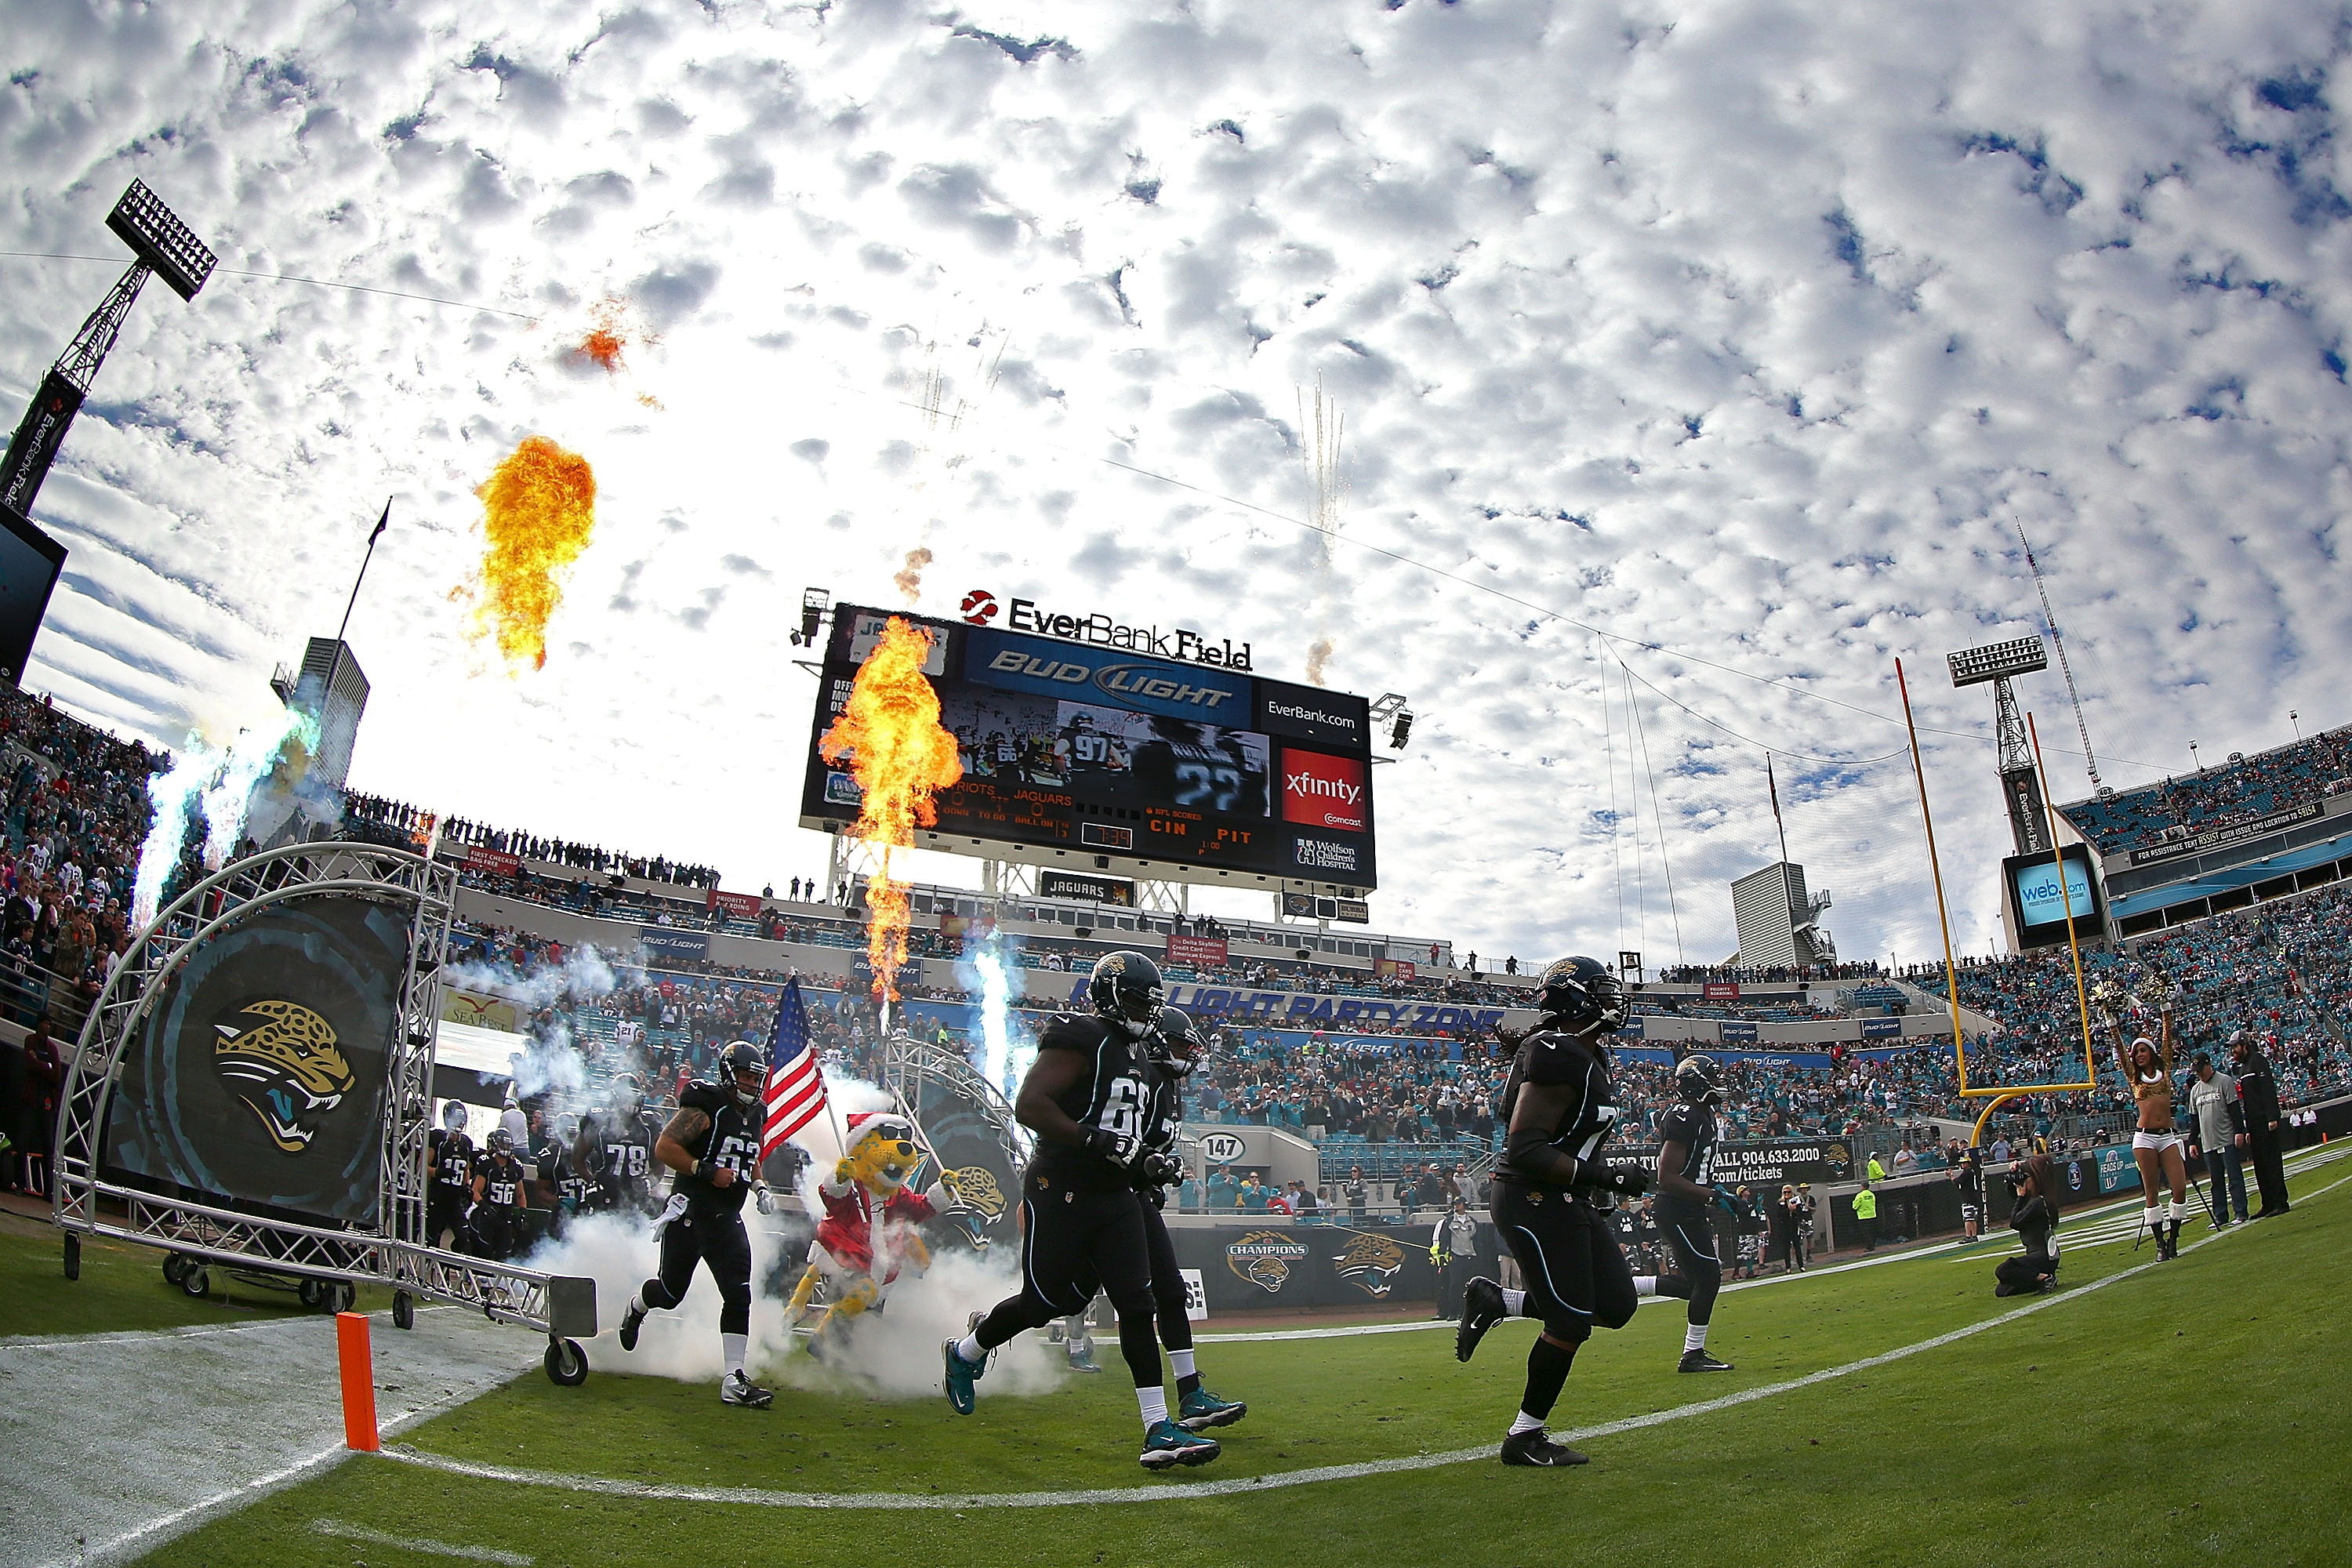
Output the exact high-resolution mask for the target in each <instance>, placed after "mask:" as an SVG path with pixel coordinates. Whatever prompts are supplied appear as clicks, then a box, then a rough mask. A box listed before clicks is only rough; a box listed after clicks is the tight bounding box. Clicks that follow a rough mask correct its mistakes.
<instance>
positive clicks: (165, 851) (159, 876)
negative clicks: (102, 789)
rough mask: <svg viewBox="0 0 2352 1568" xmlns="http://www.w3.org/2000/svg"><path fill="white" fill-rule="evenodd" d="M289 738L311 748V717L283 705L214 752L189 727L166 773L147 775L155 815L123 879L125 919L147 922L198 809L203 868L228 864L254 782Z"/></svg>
mask: <svg viewBox="0 0 2352 1568" xmlns="http://www.w3.org/2000/svg"><path fill="white" fill-rule="evenodd" d="M288 742H299V744H300V745H301V746H302V747H303V748H305V749H306V750H308V749H310V748H313V747H316V746H317V745H318V743H319V721H317V720H316V719H314V718H312V717H311V716H310V714H308V713H305V712H303V711H301V710H299V709H295V708H289V709H287V710H285V712H284V714H283V715H282V717H281V719H280V720H279V721H278V723H277V724H276V725H275V726H274V727H271V728H264V729H257V730H242V731H238V732H237V736H236V739H235V740H234V741H231V742H229V743H228V749H227V750H226V751H215V750H214V749H213V748H212V747H210V746H208V745H206V744H205V740H204V737H203V736H201V735H197V734H194V733H193V732H192V733H191V734H190V735H189V736H188V739H187V741H186V743H185V744H184V745H183V746H182V747H181V749H180V756H179V760H178V761H177V762H175V763H173V764H172V767H171V769H170V771H169V772H166V773H159V774H157V775H156V776H155V777H153V778H152V779H150V780H148V781H147V797H148V799H149V800H150V801H152V803H153V805H154V809H155V816H154V823H153V825H152V826H151V827H150V828H149V829H148V832H147V842H146V843H145V844H143V845H142V846H141V847H140V849H139V869H138V872H137V874H136V875H135V876H134V877H133V878H132V880H131V921H132V923H133V924H136V925H142V926H143V925H146V924H148V923H150V922H151V921H153V920H154V918H155V911H156V910H157V908H158V907H159V906H160V905H161V904H162V902H163V884H164V882H165V881H166V880H167V879H169V878H170V877H171V875H172V872H173V868H175V867H177V866H178V865H179V863H180V851H181V849H182V847H184V845H185V844H186V842H187V837H188V825H189V822H190V819H191V818H192V816H194V815H195V814H196V813H199V812H201V813H202V814H203V816H204V822H205V847H204V866H205V870H206V871H217V870H219V869H220V868H222V867H223V866H225V865H226V864H227V863H228V858H229V857H230V856H231V855H233V854H235V853H236V847H237V843H238V841H239V840H240V839H242V838H243V837H245V821H246V817H247V814H248V813H249V812H250V811H251V810H252V806H253V792H254V788H255V786H256V785H257V784H260V782H261V781H262V779H263V778H265V777H267V776H268V773H269V772H270V770H271V769H272V768H274V767H275V766H277V764H278V759H279V757H280V756H281V755H282V754H283V753H284V752H285V750H286V747H287V744H288Z"/></svg>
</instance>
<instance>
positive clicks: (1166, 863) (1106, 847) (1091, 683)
mask: <svg viewBox="0 0 2352 1568" xmlns="http://www.w3.org/2000/svg"><path fill="white" fill-rule="evenodd" d="M891 614H892V612H889V611H886V610H876V609H868V608H864V607H860V606H857V605H842V606H841V607H840V608H839V609H838V610H837V611H836V612H835V616H834V622H833V629H832V635H831V637H830V638H829V639H828V640H827V642H826V645H825V654H824V665H823V670H822V675H821V679H822V682H823V686H822V689H821V690H820V692H819V694H818V698H817V702H816V710H815V714H814V722H813V724H812V725H811V728H810V731H809V751H808V765H807V776H806V779H805V781H804V784H803V790H802V796H801V816H800V822H801V826H803V827H813V828H817V829H820V830H824V831H833V832H838V831H840V830H842V829H843V828H844V827H845V826H847V825H848V824H850V823H852V822H855V821H856V818H857V808H858V799H859V792H858V788H857V782H856V779H855V778H853V777H851V775H850V773H849V771H848V767H847V765H846V763H842V764H838V765H835V764H829V763H826V762H825V761H824V757H823V756H822V755H820V754H819V753H818V751H817V745H816V742H817V741H818V739H819V738H820V737H821V736H823V735H824V732H825V731H826V730H827V729H828V728H830V727H831V726H832V723H833V721H834V720H835V717H837V716H838V715H839V714H840V712H841V711H842V710H843V709H844V708H845V707H847V706H848V703H849V694H850V691H851V689H852V688H853V686H854V685H855V683H856V679H857V670H858V667H859V666H860V665H861V664H863V663H864V662H865V659H866V656H867V655H868V654H870V653H871V652H872V651H873V649H874V647H875V645H876V643H877V642H878V641H879V640H880V638H881V635H882V628H883V626H884V625H885V624H886V623H887V621H888V620H889V618H890V616H891ZM902 618H903V619H905V620H907V621H909V622H911V623H913V624H915V625H917V626H922V627H924V628H926V629H927V630H929V632H930V634H931V636H932V638H933V641H932V645H931V650H930V655H929V659H928V661H927V662H926V664H925V666H924V673H925V674H926V675H928V676H929V678H930V681H931V685H932V687H933V689H935V690H937V691H938V693H939V698H940V724H941V726H942V727H943V728H945V729H947V730H948V731H950V732H951V733H952V734H954V736H955V737H956V743H957V752H958V755H959V757H960V759H961V762H962V763H963V779H962V782H961V783H960V784H957V785H956V786H955V787H954V788H952V789H950V790H947V791H945V792H943V793H942V794H941V795H940V796H939V797H938V800H937V802H936V804H937V805H938V807H939V817H940V819H939V824H938V826H936V827H935V828H931V829H928V830H924V829H918V830H917V833H916V836H915V837H916V844H917V846H918V847H921V848H926V849H941V850H946V851H949V852H950V853H959V854H966V855H978V856H982V857H984V858H989V859H1001V860H1016V861H1021V862H1024V863H1027V864H1031V865H1041V866H1053V867H1060V868H1082V869H1103V868H1109V867H1110V866H1112V865H1114V864H1116V865H1117V866H1118V867H1119V868H1121V869H1122V870H1127V869H1133V870H1135V871H1138V872H1139V873H1140V874H1141V875H1143V876H1146V877H1148V878H1150V879H1156V880H1161V881H1191V882H1205V883H1211V884H1217V885H1223V886H1228V887H1231V886H1243V887H1269V888H1291V889H1306V888H1311V889H1316V890H1319V891H1322V892H1325V893H1336V894H1339V895H1340V896H1345V897H1360V896H1361V894H1362V893H1363V892H1365V891H1369V890H1370V889H1372V888H1374V887H1375V886H1377V885H1378V876H1377V870H1376V861H1375V858H1374V854H1373V819H1372V780H1371V773H1372V769H1371V751H1370V747H1371V733H1372V721H1371V713H1370V704H1368V703H1367V702H1366V701H1365V700H1364V699H1363V698H1361V697H1354V696H1349V695H1347V694H1345V693H1340V692H1333V691H1327V690H1324V689H1321V688H1319V687H1312V686H1294V685H1291V684H1289V683H1287V682H1285V681H1278V680H1265V679H1260V678H1258V677H1256V676H1255V675H1252V674H1249V673H1247V672H1246V671H1240V670H1234V669H1231V668H1223V667H1220V666H1216V665H1208V664H1193V663H1184V662H1179V661H1177V660H1174V659H1167V658H1150V657H1143V656H1139V655H1138V654H1135V653H1133V652H1129V651H1128V650H1126V649H1123V648H1106V647H1097V646H1093V645H1090V644H1085V643H1073V642H1064V641H1061V640H1059V639H1057V638H1054V637H1034V636H1029V635H1026V634H1024V633H1019V632H1007V631H1000V630H997V629H995V628H993V627H990V626H964V625H960V624H958V623H955V622H951V621H940V620H933V619H930V618H929V617H926V616H902Z"/></svg>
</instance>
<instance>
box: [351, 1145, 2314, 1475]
mask: <svg viewBox="0 0 2352 1568" xmlns="http://www.w3.org/2000/svg"><path fill="white" fill-rule="evenodd" d="M2347 1182H2352V1175H2346V1176H2339V1177H2337V1178H2336V1180H2335V1181H2333V1182H2331V1183H2329V1184H2327V1185H2326V1186H2324V1187H2321V1188H2319V1189H2317V1190H2316V1191H2315V1192H2311V1193H2308V1194H2305V1200H2306V1201H2307V1200H2308V1199H2311V1198H2315V1197H2318V1196H2320V1195H2321V1194H2326V1193H2329V1192H2332V1191H2334V1190H2335V1189H2336V1188H2337V1187H2339V1186H2342V1185H2343V1184H2345V1183H2347ZM2239 1234H2242V1233H2241V1232H2240V1231H2238V1230H2237V1229H2236V1228H2234V1227H2233V1228H2232V1229H2230V1230H2226V1231H2221V1232H2219V1233H2217V1234H2215V1235H2211V1236H2208V1237H2204V1238H2203V1239H2202V1240H2200V1241H2196V1242H2192V1243H2190V1244H2189V1245H2188V1246H2186V1247H2182V1248H2181V1251H2182V1253H2183V1254H2184V1255H2186V1254H2188V1253H2190V1252H2193V1251H2196V1250H2197V1249H2198V1248H2199V1247H2207V1246H2210V1245H2211V1244H2212V1243H2214V1242H2217V1241H2224V1240H2227V1239H2229V1238H2230V1237H2233V1236H2236V1235H2239ZM2157 1267H2158V1265H2157V1263H2156V1262H2155V1261H2154V1260H2153V1259H2151V1260H2150V1261H2148V1262H2146V1263H2140V1264H2135V1265H2133V1266H2132V1267H2130V1268H2125V1269H2122V1270H2119V1271H2118V1272H2116V1273H2114V1274H2110V1275H2107V1276H2105V1278H2103V1279H2095V1280H2093V1281H2092V1282H2091V1283H2089V1284H2087V1285H2084V1286H2081V1287H2079V1288H2077V1289H2071V1290H2067V1291H2064V1292H2063V1293H2061V1294H2058V1295H2054V1296H2042V1297H2037V1298H2035V1299H2034V1300H2032V1301H2029V1302H2027V1303H2026V1304H2025V1305H2024V1306H2022V1307H2012V1308H2011V1309H2010V1310H2008V1311H2005V1312H2001V1313H1999V1314H1997V1315H1995V1316H1993V1317H1990V1318H1987V1319H1984V1320H1983V1321H1979V1322H1975V1323H1969V1324H1968V1325H1966V1326H1964V1327H1961V1328H1958V1329H1954V1330H1952V1331H1949V1332H1948V1333H1942V1334H1937V1335H1936V1336H1934V1337H1933V1338H1931V1339H1925V1340H1920V1341H1918V1342H1916V1343H1913V1344H1907V1345H1903V1346H1899V1347H1897V1348H1896V1349H1895V1350H1891V1351H1882V1352H1879V1353H1878V1354H1876V1355H1871V1356H1864V1357H1863V1358H1862V1359H1861V1360H1859V1361H1851V1362H1847V1363H1844V1364H1843V1365H1842V1366H1833V1367H1826V1368H1823V1369H1822V1371H1820V1372H1813V1373H1806V1374H1805V1375H1804V1376H1802V1377H1793V1378H1789V1379H1787V1380H1785V1381H1783V1382H1780V1383H1771V1384H1763V1385H1761V1386H1759V1387H1756V1388H1748V1389H1742V1390H1740V1391H1739V1392H1738V1393H1735V1394H1724V1395H1723V1396H1721V1397H1720V1398H1717V1399H1705V1400H1700V1401H1699V1402H1697V1403H1696V1404H1693V1405H1675V1406H1674V1407H1673V1408H1672V1409H1668V1410H1659V1411H1654V1412H1652V1413H1651V1414H1649V1415H1632V1416H1628V1417H1626V1418H1625V1419H1623V1420H1622V1421H1609V1422H1604V1423H1602V1424H1601V1425H1600V1426H1586V1427H1580V1428H1578V1429H1577V1430H1575V1431H1573V1432H1569V1433H1565V1434H1562V1435H1561V1436H1564V1437H1565V1438H1567V1439H1568V1440H1570V1441H1579V1440H1582V1439H1585V1438H1591V1437H1606V1436H1612V1435H1614V1434H1616V1433H1620V1432H1633V1431H1638V1430H1641V1429H1642V1428H1644V1427H1649V1426H1664V1425H1665V1424H1666V1423H1667V1422H1670V1421H1680V1420H1683V1419H1685V1418H1686V1417H1689V1416H1693V1415H1713V1414H1715V1413H1716V1412H1717V1411H1721V1410H1729V1409H1732V1408H1734V1407H1736V1406H1738V1405H1750V1404H1753V1403H1755V1402H1756V1401H1758V1400H1759V1399H1772V1398H1777V1397H1779V1396H1780V1395H1781V1394H1792V1393H1795V1392H1796V1391H1797V1390H1799V1389H1803V1388H1811V1387H1813V1386H1814V1385H1815V1384H1823V1383H1829V1382H1832V1381H1834V1380H1836V1379H1838V1378H1842V1377H1850V1376H1852V1375H1853V1373H1858V1372H1868V1371H1870V1370H1872V1369H1873V1368H1874V1367H1882V1366H1885V1365H1888V1364H1889V1363H1894V1362H1898V1361H1903V1360H1906V1359H1907V1358H1909V1357H1911V1356H1915V1355H1919V1354H1922V1353H1924V1352H1927V1351H1933V1350H1941V1349H1942V1348H1943V1347H1945V1346H1946V1345H1951V1344H1957V1343H1958V1342H1960V1341H1962V1340H1966V1339H1971V1338H1974V1337H1975V1336H1976V1335H1978V1334H1981V1333H1985V1332H1987V1331H1990V1330H1993V1329H1998V1328H2002V1327H2005V1326H2006V1325H2008V1324H2011V1323H2013V1322H2016V1321H2018V1320H2019V1319H2021V1318H2028V1317H2031V1316H2032V1315H2033V1314H2034V1313H2036V1312H2042V1311H2047V1310H2049V1309H2051V1308H2053V1307H2060V1306H2063V1305H2065V1304H2066V1303H2068V1302H2070V1301H2079V1300H2083V1299H2084V1297H2087V1296H2090V1295H2093V1294H2095V1293H2096V1292H2098V1291H2100V1290H2104V1289H2106V1288H2107V1287H2108V1286H2110V1285H2115V1284H2117V1283H2119V1282H2121V1281H2123V1280H2126V1279H2136V1278H2137V1277H2138V1276H2139V1275H2142V1274H2145V1273H2147V1271H2148V1270H2150V1269H2152V1268H2157ZM1383 1327H1387V1326H1386V1325H1383ZM1301 1332H1306V1333H1312V1332H1315V1331H1301ZM381 1457H382V1458H384V1459H387V1460H390V1461H391V1462H393V1463H394V1464H402V1465H412V1466H415V1467H417V1468H421V1469H427V1470H435V1471H438V1472H440V1473H442V1474H445V1475H455V1476H466V1477H469V1478H472V1479H478V1480H490V1481H499V1482H502V1483H505V1484H507V1485H510V1486H534V1487H545V1488H549V1489H554V1490H560V1491H572V1492H586V1493H593V1494H596V1495H599V1496H605V1497H625V1498H636V1499H640V1500H645V1501H648V1502H698V1503H731V1504H736V1505H739V1506H742V1507H750V1508H782V1509H839V1510H871V1511H882V1512H892V1511H929V1510H940V1509H947V1510H962V1509H999V1508H1010V1509H1024V1508H1070V1507H1077V1506H1088V1505H1095V1504H1102V1503H1130V1502H1171V1501H1179V1502H1181V1501H1184V1500H1190V1499H1194V1498H1204V1497H1234V1496H1242V1495H1247V1494H1250V1493H1254V1492H1264V1491H1276V1490H1280V1489H1285V1488H1288V1487H1302V1486H1312V1485H1317V1484H1319V1483H1321V1482H1324V1481H1346V1480H1357V1479H1362V1478H1364V1477H1366V1476H1384V1475H1396V1474H1400V1473H1402V1472H1405V1471H1410V1470H1430V1469H1437V1468H1443V1467H1444V1466H1448V1465H1463V1464H1471V1463H1475V1462H1477V1461H1480V1460H1485V1461H1487V1462H1489V1463H1491V1462H1493V1460H1494V1458H1495V1446H1494V1445H1493V1444H1482V1445H1481V1446H1479V1447H1475V1448H1454V1449H1449V1450H1447V1451H1445V1452H1444V1453H1436V1454H1415V1455H1412V1456H1411V1457H1409V1458H1395V1459H1368V1460H1365V1461H1363V1462H1361V1463H1358V1464H1352V1465H1322V1466H1318V1467H1316V1468H1312V1469H1303V1470H1287V1471H1284V1472H1282V1473H1280V1474H1277V1475H1271V1476H1250V1477H1242V1478H1236V1479H1233V1480H1223V1481H1194V1482H1188V1483H1185V1484H1182V1485H1177V1486H1140V1487H1102V1488H1097V1489H1092V1490H1087V1491H1040V1492H997V1493H984V1492H965V1493H956V1494H944V1493H943V1494H937V1495H929V1496H926V1495H924V1494H921V1493H914V1492H783V1491H769V1490H766V1489H761V1488H756V1487H694V1486H673V1485H667V1484H663V1483H658V1482H648V1481H625V1480H617V1479H611V1478H608V1477H602V1476H579V1475H566V1474H562V1473H560V1472H557V1471H552V1470H533V1469H524V1468H519V1467H515V1466H508V1465H483V1464H476V1463H474V1462H473V1461H471V1460H467V1459H453V1458H445V1457H443V1456H441V1455H438V1454H425V1453H419V1452H417V1451H416V1450H415V1449H413V1448H408V1447H390V1448H386V1449H384V1450H383V1454H382V1456H381Z"/></svg>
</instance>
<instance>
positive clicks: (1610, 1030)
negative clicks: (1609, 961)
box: [1536, 957, 1625, 1035]
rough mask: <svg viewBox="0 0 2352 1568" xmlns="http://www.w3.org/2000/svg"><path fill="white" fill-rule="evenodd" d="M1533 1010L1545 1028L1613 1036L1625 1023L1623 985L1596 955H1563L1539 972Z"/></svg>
mask: <svg viewBox="0 0 2352 1568" xmlns="http://www.w3.org/2000/svg"><path fill="white" fill-rule="evenodd" d="M1536 1010H1537V1011H1538V1012H1540V1013H1541V1014H1542V1015H1543V1016H1544V1024H1545V1026H1547V1027H1549V1028H1564V1029H1572V1030H1575V1031H1577V1032H1578V1033H1582V1032H1584V1031H1585V1030H1586V1029H1588V1028H1590V1029H1593V1030H1594V1031H1595V1032H1596V1033H1599V1034H1604V1035H1613V1034H1615V1033H1616V1032H1617V1031H1618V1030H1619V1029H1621V1028H1622V1027H1624V1025H1625V988H1624V987H1623V986H1622V985H1620V984H1618V983H1617V977H1616V976H1615V975H1613V974H1612V973H1609V966H1608V965H1606V964H1604V963H1601V961H1600V960H1599V959H1597V958H1584V957H1576V958H1563V959H1561V960H1559V962H1558V963H1554V964H1553V965H1552V966H1551V967H1550V968H1549V969H1547V970H1545V971H1544V972H1543V984H1542V985H1541V986H1539V987H1538V989H1537V991H1536Z"/></svg>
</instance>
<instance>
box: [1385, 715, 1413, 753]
mask: <svg viewBox="0 0 2352 1568" xmlns="http://www.w3.org/2000/svg"><path fill="white" fill-rule="evenodd" d="M1411 739H1412V709H1410V708H1400V709H1399V710H1397V716H1396V723H1395V724H1394V725H1393V726H1391V728H1390V730H1389V750H1390V751H1391V752H1402V751H1403V750H1404V743H1405V742H1407V741H1409V740H1411Z"/></svg>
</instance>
